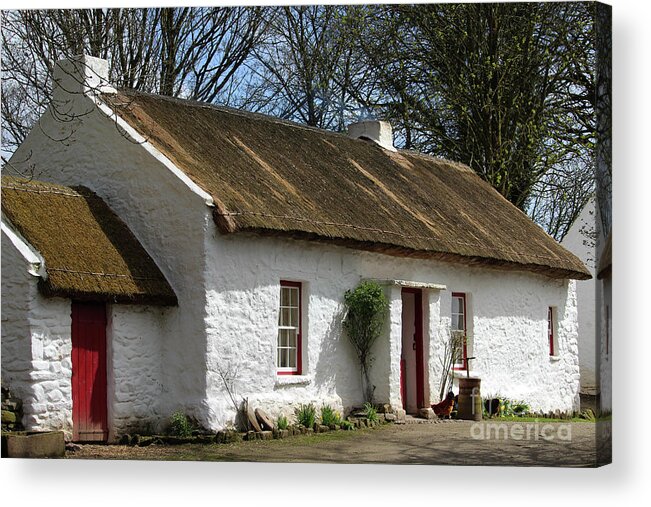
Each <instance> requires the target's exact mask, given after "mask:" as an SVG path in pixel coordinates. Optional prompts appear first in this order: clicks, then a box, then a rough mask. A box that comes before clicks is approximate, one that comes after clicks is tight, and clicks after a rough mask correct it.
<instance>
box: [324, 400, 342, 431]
mask: <svg viewBox="0 0 651 507" xmlns="http://www.w3.org/2000/svg"><path fill="white" fill-rule="evenodd" d="M321 424H325V425H326V426H330V425H331V424H341V416H340V415H339V412H337V411H336V410H335V409H333V408H332V407H331V406H330V405H324V406H323V407H322V408H321Z"/></svg>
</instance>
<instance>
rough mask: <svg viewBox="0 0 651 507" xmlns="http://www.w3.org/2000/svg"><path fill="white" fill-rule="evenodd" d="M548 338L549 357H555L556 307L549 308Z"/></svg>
mask: <svg viewBox="0 0 651 507" xmlns="http://www.w3.org/2000/svg"><path fill="white" fill-rule="evenodd" d="M547 338H548V339H549V355H550V356H555V355H556V350H555V349H554V307H553V306H549V307H547Z"/></svg>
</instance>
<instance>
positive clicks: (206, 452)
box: [66, 420, 611, 467]
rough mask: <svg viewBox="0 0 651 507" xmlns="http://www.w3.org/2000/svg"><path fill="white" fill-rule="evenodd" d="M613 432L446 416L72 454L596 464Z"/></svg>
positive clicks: (605, 427) (605, 455) (606, 425)
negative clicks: (265, 437) (237, 440)
mask: <svg viewBox="0 0 651 507" xmlns="http://www.w3.org/2000/svg"><path fill="white" fill-rule="evenodd" d="M597 434H600V435H604V436H606V438H604V439H600V441H601V445H597V437H596V436H597ZM609 435H610V422H603V423H598V424H593V423H587V422H572V423H545V422H544V420H541V421H540V422H538V423H534V422H531V423H527V422H522V423H519V422H497V421H495V420H489V421H484V422H482V423H472V422H469V421H445V422H441V423H440V424H406V425H385V426H382V427H379V428H375V429H366V430H358V431H354V432H343V431H339V432H332V433H324V434H316V435H309V436H308V435H304V436H296V437H290V438H286V439H283V440H268V441H261V440H257V441H253V442H240V443H236V444H222V445H217V444H210V445H200V444H186V445H152V446H149V447H128V446H122V445H82V446H81V448H80V449H79V450H77V451H74V452H68V453H67V455H66V457H67V458H71V459H118V460H134V459H135V460H183V461H195V460H201V461H261V462H313V463H314V462H316V463H389V464H427V465H501V466H508V465H511V466H564V467H591V466H596V465H597V463H607V462H609V461H610V456H611V453H610V439H609V438H608V436H609ZM545 437H547V438H545Z"/></svg>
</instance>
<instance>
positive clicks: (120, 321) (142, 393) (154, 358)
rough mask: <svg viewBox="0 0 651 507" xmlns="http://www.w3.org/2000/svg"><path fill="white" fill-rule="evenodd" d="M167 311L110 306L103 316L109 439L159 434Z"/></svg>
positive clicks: (137, 306) (162, 417) (132, 306)
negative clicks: (135, 434) (129, 434)
mask: <svg viewBox="0 0 651 507" xmlns="http://www.w3.org/2000/svg"><path fill="white" fill-rule="evenodd" d="M166 312H168V310H166V309H163V308H159V307H154V306H140V305H111V306H110V307H109V311H108V317H109V318H108V326H107V346H108V364H109V368H108V382H107V384H108V393H107V395H108V396H107V398H108V400H107V401H108V413H109V421H110V425H109V431H110V433H109V439H110V440H112V439H113V438H114V437H116V436H119V435H122V434H124V433H134V432H136V433H143V432H148V431H152V430H161V429H163V428H161V422H163V420H164V419H166V417H167V415H168V414H166V413H162V412H161V401H162V400H163V398H164V397H163V371H162V365H163V351H162V347H161V344H162V339H163V328H164V326H165V318H166Z"/></svg>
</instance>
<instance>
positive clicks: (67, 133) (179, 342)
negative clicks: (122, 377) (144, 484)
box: [11, 96, 214, 424]
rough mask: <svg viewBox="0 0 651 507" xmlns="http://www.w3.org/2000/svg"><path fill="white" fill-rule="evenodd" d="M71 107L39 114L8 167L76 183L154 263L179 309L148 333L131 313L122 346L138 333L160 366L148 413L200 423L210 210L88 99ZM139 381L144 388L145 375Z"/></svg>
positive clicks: (166, 314) (144, 323)
mask: <svg viewBox="0 0 651 507" xmlns="http://www.w3.org/2000/svg"><path fill="white" fill-rule="evenodd" d="M75 101H76V102H75V104H76V108H77V110H78V111H79V112H80V113H85V114H83V115H80V116H78V117H77V118H76V121H72V122H57V121H55V120H54V118H53V115H52V114H51V113H49V112H46V113H45V114H44V116H43V117H42V118H41V120H40V126H39V127H36V128H34V129H33V130H32V131H31V132H30V134H29V136H28V138H27V140H26V141H25V142H24V143H23V144H22V145H21V146H20V148H19V149H18V150H17V151H16V153H15V154H14V155H13V156H12V159H11V162H12V164H13V165H14V166H17V167H21V168H24V171H25V173H26V174H33V176H34V178H36V179H41V180H44V181H53V182H57V183H62V184H65V185H80V184H82V185H85V186H87V187H89V188H90V189H91V190H93V191H95V192H96V193H97V194H98V195H99V196H101V197H102V198H104V199H105V200H106V202H107V204H108V205H109V206H110V207H111V208H112V209H113V210H114V211H115V212H116V213H117V215H118V216H119V217H120V218H121V219H122V220H123V221H124V222H125V223H126V224H127V225H128V226H129V228H130V229H131V231H132V232H133V233H134V234H135V236H136V237H137V238H138V240H139V241H140V242H141V243H142V245H143V246H144V248H145V249H146V250H147V251H148V253H149V254H150V255H151V256H152V258H153V259H154V260H155V262H156V263H157V265H158V267H159V268H160V269H161V271H162V272H163V274H164V275H165V277H166V278H167V280H168V281H169V282H170V285H171V286H172V288H173V289H174V291H175V293H176V295H177V297H178V300H179V306H178V307H173V308H169V309H168V310H167V311H165V312H163V314H162V315H161V316H160V317H158V318H157V320H160V322H158V321H157V324H156V326H155V327H151V326H149V325H148V324H147V321H148V319H149V317H146V316H145V315H144V314H143V313H142V312H139V311H137V312H135V313H133V315H132V316H131V317H129V318H128V319H133V320H134V322H133V324H129V328H130V329H129V330H128V331H127V334H126V336H125V337H124V340H123V346H126V344H127V343H126V341H125V340H127V337H131V338H133V335H134V333H135V331H134V329H138V331H137V333H136V334H137V335H138V336H140V337H141V338H142V340H143V342H146V343H147V344H148V345H145V346H146V347H149V344H153V343H156V346H157V347H158V350H159V351H160V354H161V356H160V357H159V358H157V359H155V358H154V356H153V355H151V354H149V353H147V354H146V355H145V357H150V358H151V359H152V361H154V360H156V361H160V364H159V365H158V366H156V368H159V370H160V379H159V382H158V384H159V387H158V389H159V393H160V395H157V396H152V397H151V400H154V399H155V400H156V404H155V405H154V406H153V407H150V408H151V410H153V411H154V412H155V413H157V414H160V416H161V417H162V418H163V419H165V420H166V419H167V418H168V417H169V415H170V414H171V413H172V412H174V411H175V410H179V409H180V410H185V411H186V412H188V413H189V414H190V415H194V416H196V417H197V418H198V419H199V420H200V422H201V418H202V417H203V414H204V413H205V410H204V405H205V391H206V388H205V386H206V366H205V356H206V338H205V337H206V332H205V327H204V319H205V304H204V303H203V302H204V301H205V297H206V296H205V290H204V286H203V263H204V259H203V240H204V234H205V231H206V229H207V228H208V227H210V228H211V229H212V228H214V223H213V221H212V216H211V209H210V208H209V207H208V206H206V204H205V200H204V199H203V198H201V197H200V196H198V195H197V194H196V193H193V192H192V191H189V189H188V187H187V186H185V185H183V184H181V183H180V181H179V179H178V177H177V176H176V175H175V174H173V173H172V172H170V170H168V169H167V168H166V167H163V165H162V164H161V162H160V160H158V159H156V158H155V157H154V156H152V154H151V153H149V152H148V151H146V150H145V149H144V148H143V146H142V143H140V142H135V141H134V140H133V139H130V138H128V136H126V134H124V133H123V132H121V131H120V129H119V128H118V127H117V125H116V124H115V122H114V121H113V120H112V119H109V118H108V117H107V116H106V115H104V114H103V113H101V112H99V111H97V110H94V111H93V107H94V106H93V104H92V102H91V101H90V100H89V99H85V98H82V97H80V96H79V97H76V98H75ZM89 111H90V112H89ZM124 311H126V310H124ZM148 311H149V310H148ZM138 321H140V322H142V325H139V324H138V323H137V322H138ZM123 322H125V323H126V322H127V317H124V319H123ZM119 349H120V350H122V348H121V347H119ZM116 350H117V349H116ZM125 368H126V366H125ZM139 368H140V367H139ZM153 368H154V366H153V365H150V366H149V367H144V366H143V368H140V369H141V370H146V371H151V370H152V369H153ZM140 381H141V382H142V383H147V382H148V377H147V376H146V375H145V376H143V378H142V379H141V380H140ZM123 409H124V410H123ZM123 409H119V408H116V412H115V415H116V417H117V418H118V419H120V417H122V416H121V415H119V414H120V413H124V414H126V412H127V410H126V406H125V405H123ZM121 410H122V412H121ZM137 411H138V409H136V412H137ZM125 417H126V416H125ZM136 419H139V418H136ZM132 422H134V421H132ZM124 423H125V424H127V421H126V420H125V421H124ZM129 424H131V423H129Z"/></svg>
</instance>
